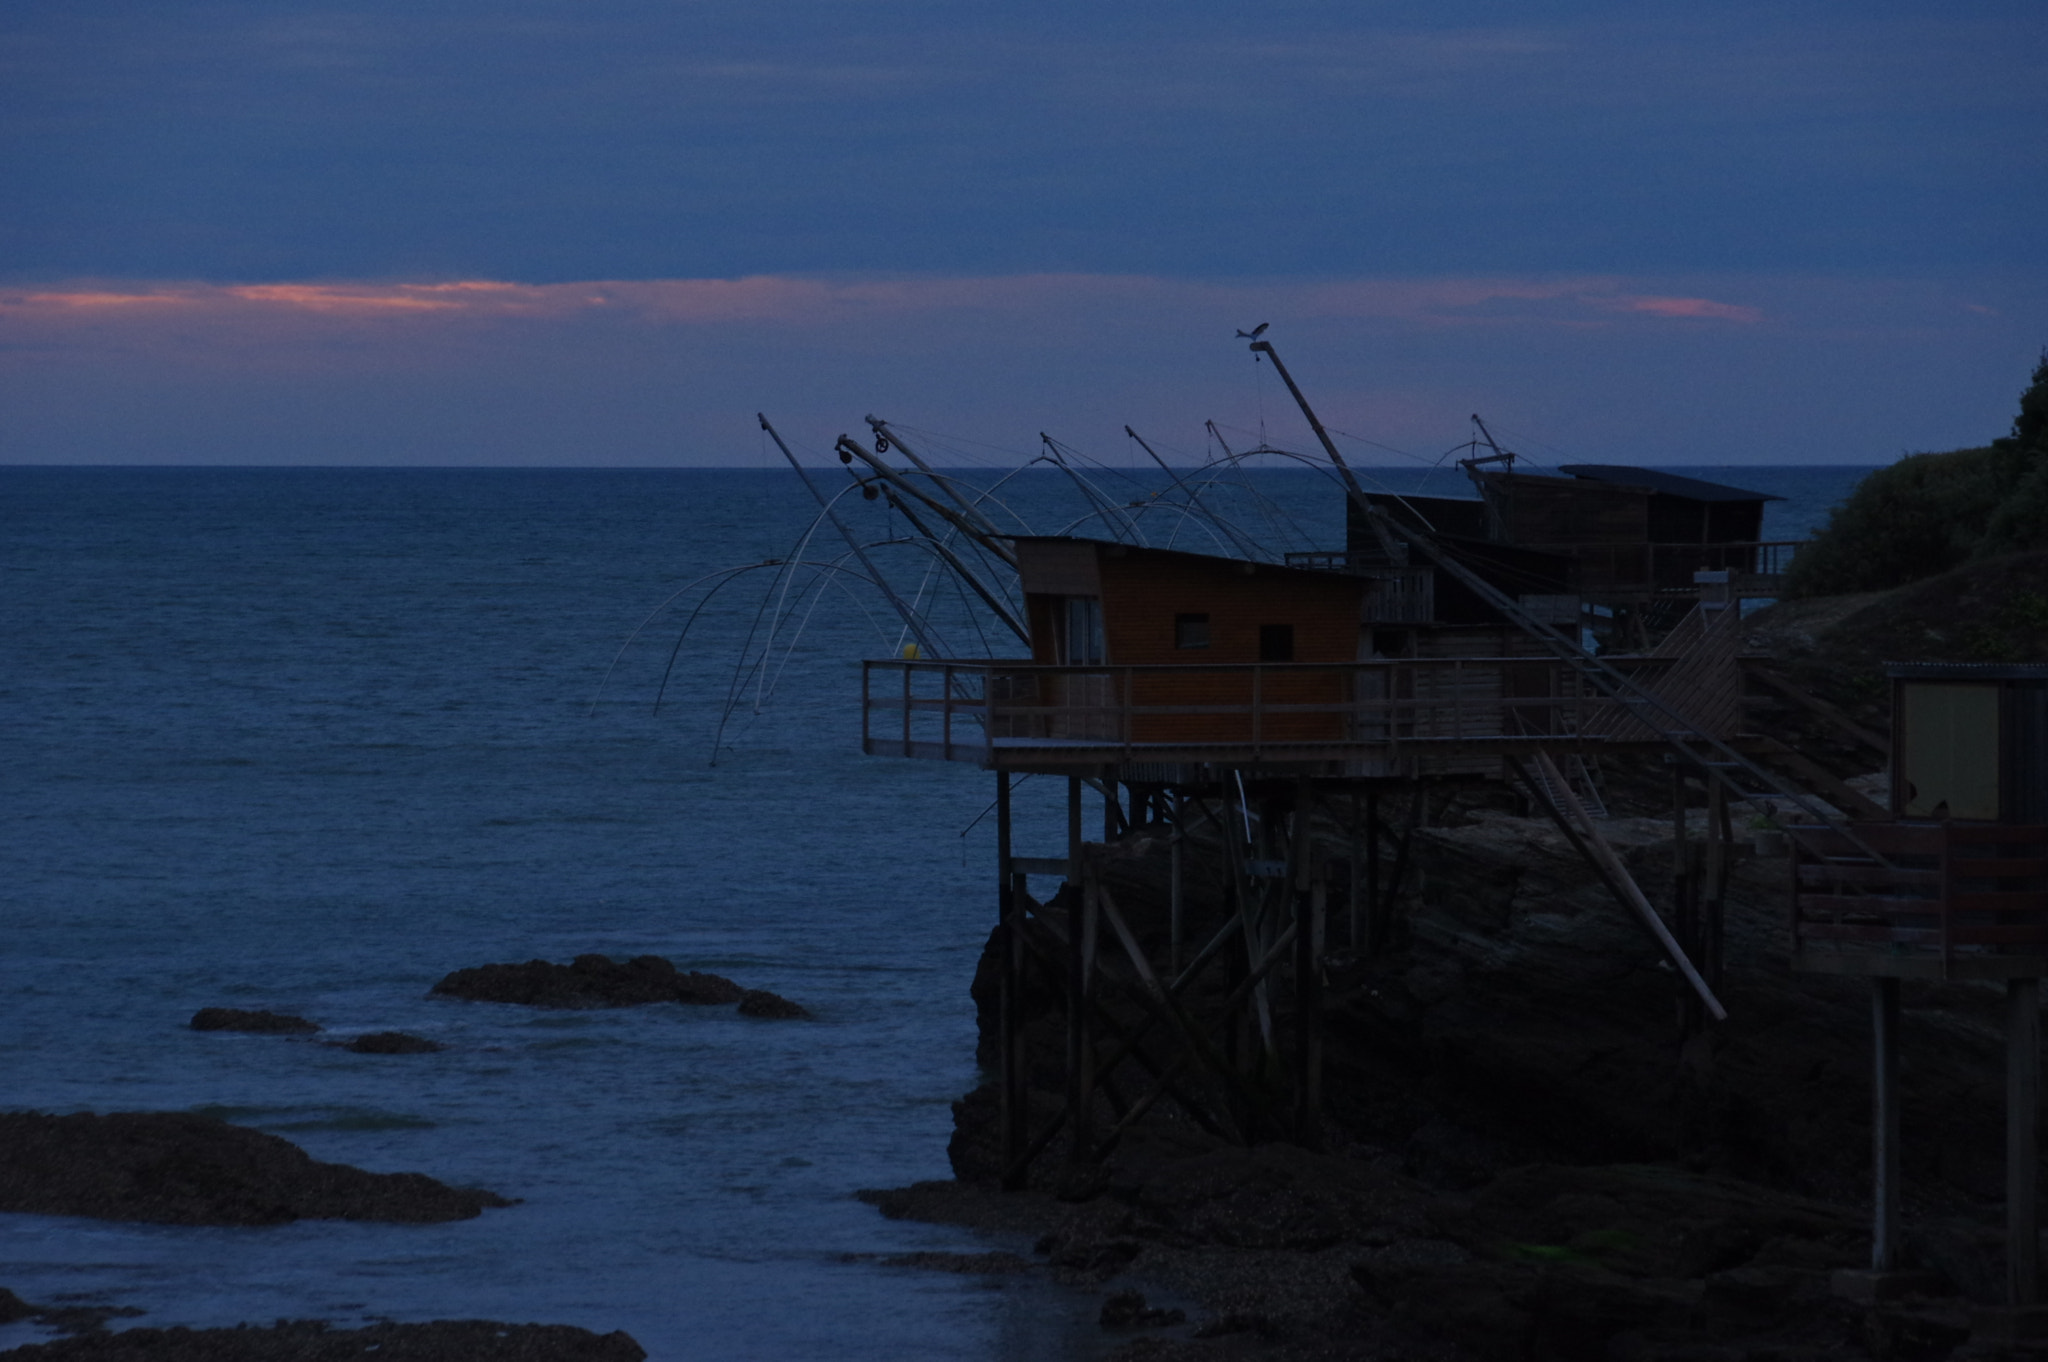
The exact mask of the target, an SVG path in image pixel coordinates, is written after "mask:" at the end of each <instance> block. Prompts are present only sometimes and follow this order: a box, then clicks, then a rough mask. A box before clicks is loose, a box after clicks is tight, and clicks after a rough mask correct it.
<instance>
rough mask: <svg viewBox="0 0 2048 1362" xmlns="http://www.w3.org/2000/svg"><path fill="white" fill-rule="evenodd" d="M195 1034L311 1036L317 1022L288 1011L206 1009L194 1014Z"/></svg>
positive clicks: (229, 1008)
mask: <svg viewBox="0 0 2048 1362" xmlns="http://www.w3.org/2000/svg"><path fill="white" fill-rule="evenodd" d="M192 1029H193V1030H194V1031H254V1032H257V1033H260V1034H263V1035H280V1036H310V1035H312V1034H313V1033H314V1032H315V1031H318V1030H319V1029H320V1027H319V1024H318V1023H316V1022H309V1021H307V1020H306V1019H305V1018H304V1017H294V1016H292V1015H291V1014H290V1013H287V1012H262V1011H254V1012H252V1011H245V1010H244V1009H242V1008H239V1007H202V1008H200V1009H199V1010H198V1011H197V1012H194V1013H193V1014H192Z"/></svg>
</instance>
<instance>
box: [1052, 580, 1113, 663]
mask: <svg viewBox="0 0 2048 1362" xmlns="http://www.w3.org/2000/svg"><path fill="white" fill-rule="evenodd" d="M1065 613H1066V622H1065V623H1066V627H1065V628H1064V629H1063V630H1062V631H1061V635H1062V642H1063V643H1064V644H1065V655H1064V656H1063V657H1061V658H1060V661H1062V662H1064V663H1065V664H1066V665H1067V666H1069V667H1095V666H1100V665H1101V664H1102V661H1103V649H1102V599H1101V597H1099V596H1069V597H1067V598H1066V610H1065Z"/></svg>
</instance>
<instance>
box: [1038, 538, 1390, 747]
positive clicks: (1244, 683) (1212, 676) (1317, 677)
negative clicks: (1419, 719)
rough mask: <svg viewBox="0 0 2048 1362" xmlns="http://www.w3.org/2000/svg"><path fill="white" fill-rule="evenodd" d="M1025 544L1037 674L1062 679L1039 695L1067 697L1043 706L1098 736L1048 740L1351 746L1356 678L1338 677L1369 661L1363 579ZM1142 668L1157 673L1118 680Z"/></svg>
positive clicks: (1112, 547)
mask: <svg viewBox="0 0 2048 1362" xmlns="http://www.w3.org/2000/svg"><path fill="white" fill-rule="evenodd" d="M1015 542H1016V552H1017V572H1018V577H1019V580H1020V583H1021V585H1022V587H1023V590H1024V599H1025V606H1026V610H1027V612H1028V615H1029V625H1030V630H1031V656H1032V661H1033V662H1035V663H1037V664H1039V665H1040V666H1053V667H1059V668H1061V669H1062V671H1061V672H1059V673H1056V674H1053V675H1050V676H1046V677H1043V678H1042V679H1041V682H1040V683H1041V684H1046V683H1052V684H1055V685H1057V686H1059V687H1060V688H1061V689H1062V691H1063V693H1062V694H1060V695H1040V696H1039V697H1038V701H1039V703H1040V704H1041V705H1044V706H1047V707H1054V706H1057V707H1060V708H1061V709H1062V710H1063V711H1065V713H1064V714H1063V715H1062V716H1060V721H1062V722H1064V723H1065V724H1067V725H1068V726H1070V727H1076V728H1083V729H1087V730H1090V731H1085V732H1078V731H1077V732H1065V733H1047V734H1045V735H1044V736H1047V737H1073V738H1086V737H1109V736H1112V735H1115V736H1118V737H1122V738H1124V739H1125V740H1127V741H1131V742H1141V743H1158V742H1173V743H1204V742H1245V741H1252V740H1257V741H1263V742H1279V743H1286V742H1328V741H1335V740H1341V739H1343V738H1345V737H1347V736H1348V734H1347V732H1346V728H1347V714H1346V713H1345V712H1344V709H1343V707H1344V706H1345V705H1346V704H1347V702H1348V701H1349V700H1350V698H1351V696H1350V694H1349V691H1350V686H1351V669H1350V668H1349V667H1348V666H1344V665H1333V664H1349V663H1352V662H1354V661H1356V660H1357V659H1358V657H1359V645H1360V632H1359V626H1360V617H1361V611H1362V608H1363V604H1364V598H1365V591H1366V587H1367V583H1366V582H1365V581H1364V580H1363V579H1362V578H1358V577H1352V576H1345V575H1341V574H1337V573H1330V572H1316V571H1311V570H1307V569H1302V568H1290V567H1281V566H1278V565H1276V564H1272V563H1254V562H1248V561H1245V560H1241V559H1234V558H1218V557H1212V556H1210V555H1207V554H1199V553H1183V552H1180V551H1178V550H1174V549H1152V548H1139V547H1136V546H1134V545H1130V544H1120V543H1112V542H1106V541H1103V540H1094V539H1073V538H1063V537H1034V538H1020V539H1018V540H1016V541H1015ZM1133 667H1137V668H1146V669H1147V670H1143V671H1136V672H1131V671H1124V670H1122V669H1124V668H1133ZM1156 667H1171V668H1175V669H1176V670H1174V671H1171V672H1161V671H1155V670H1150V669H1151V668H1156ZM1068 669H1071V670H1068ZM1091 669H1100V670H1091ZM1111 669H1115V670H1111ZM1182 669H1185V670H1182ZM1254 724H1257V725H1258V727H1259V731H1258V732H1256V733H1255V732H1254V731H1253V726H1254Z"/></svg>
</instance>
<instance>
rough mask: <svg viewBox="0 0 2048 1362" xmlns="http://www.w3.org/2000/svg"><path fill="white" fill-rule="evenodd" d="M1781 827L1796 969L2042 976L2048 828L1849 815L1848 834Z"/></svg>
mask: <svg viewBox="0 0 2048 1362" xmlns="http://www.w3.org/2000/svg"><path fill="white" fill-rule="evenodd" d="M1789 831H1790V832H1791V833H1792V837H1791V841H1792V923H1791V927H1792V941H1793V948H1794V959H1795V960H1796V961H1797V962H1798V964H1799V966H1800V967H1802V968H1806V969H1813V970H1823V971H1828V972H1834V973H1849V974H1877V975H1886V974H1898V975H1925V976H1928V977H1938V978H1950V977H1961V978H1966V977H1986V978H1997V977H2004V976H2006V975H2008V974H2017V973H2024V972H2025V971H2028V970H2032V971H2033V972H2034V973H2036V974H2038V973H2039V972H2040V961H2041V958H2042V957H2044V956H2048V827H2021V826H2009V825H2000V824H1982V823H1977V824H1971V823H1909V822H1871V823H1857V824H1855V825H1854V833H1855V839H1856V840H1855V841H1851V840H1850V839H1849V838H1848V837H1847V836H1844V835H1843V834H1841V833H1839V832H1833V831H1830V830H1828V829H1826V828H1820V827H1809V826H1796V827H1793V828H1791V829H1789ZM1859 843H1860V845H1859ZM1873 851H1874V852H1877V853H1878V854H1879V855H1880V856H1882V857H1883V863H1880V862H1879V861H1878V860H1876V859H1874V858H1873V857H1872V856H1871V855H1870V853H1871V852H1873ZM2027 962H2032V963H2027Z"/></svg>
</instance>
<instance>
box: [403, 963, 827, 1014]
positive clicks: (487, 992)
mask: <svg viewBox="0 0 2048 1362" xmlns="http://www.w3.org/2000/svg"><path fill="white" fill-rule="evenodd" d="M431 992H432V993H433V994H434V995H436V996H439V997H444V998H463V999H467V1000H468V1001H470V1002H479V1003H518V1004H521V1005H523V1006H526V1007H560V1008H597V1007H640V1006H643V1005H645V1004H648V1003H692V1004H696V1005H699V1006H707V1005H719V1004H730V1003H738V1004H739V1010H740V1011H741V1012H742V1013H744V1014H745V1015H747V1016H750V1017H807V1016H809V1015H810V1013H809V1012H807V1011H805V1010H804V1009H803V1008H802V1007H801V1006H799V1005H798V1004H796V1003H793V1002H791V1001H790V1000H789V999H787V998H782V997H778V996H777V995H775V994H773V993H769V992H767V991H765V990H763V989H750V988H742V987H740V986H739V985H738V984H736V983H734V982H733V981H732V980H730V979H728V978H726V977H725V976H724V975H721V974H705V973H701V972H699V971H697V970H679V969H677V968H676V967H675V965H674V963H673V962H671V961H668V960H665V959H663V958H662V957H661V956H658V955H636V956H634V957H633V958H632V959H631V960H627V961H624V962H623V963H622V962H620V961H617V960H613V959H612V958H611V957H610V956H605V955H579V956H577V957H576V958H575V959H574V960H573V961H571V962H570V963H568V964H566V965H558V964H555V963H554V962H553V961H550V960H529V961H527V962H526V963H525V964H523V965H519V964H505V965H477V966H475V967H473V968H470V969H459V970H456V971H455V972H454V973H453V974H450V975H447V976H446V977H445V978H443V979H442V980H441V981H440V982H439V983H437V984H435V985H434V987H433V989H432V990H431Z"/></svg>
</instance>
